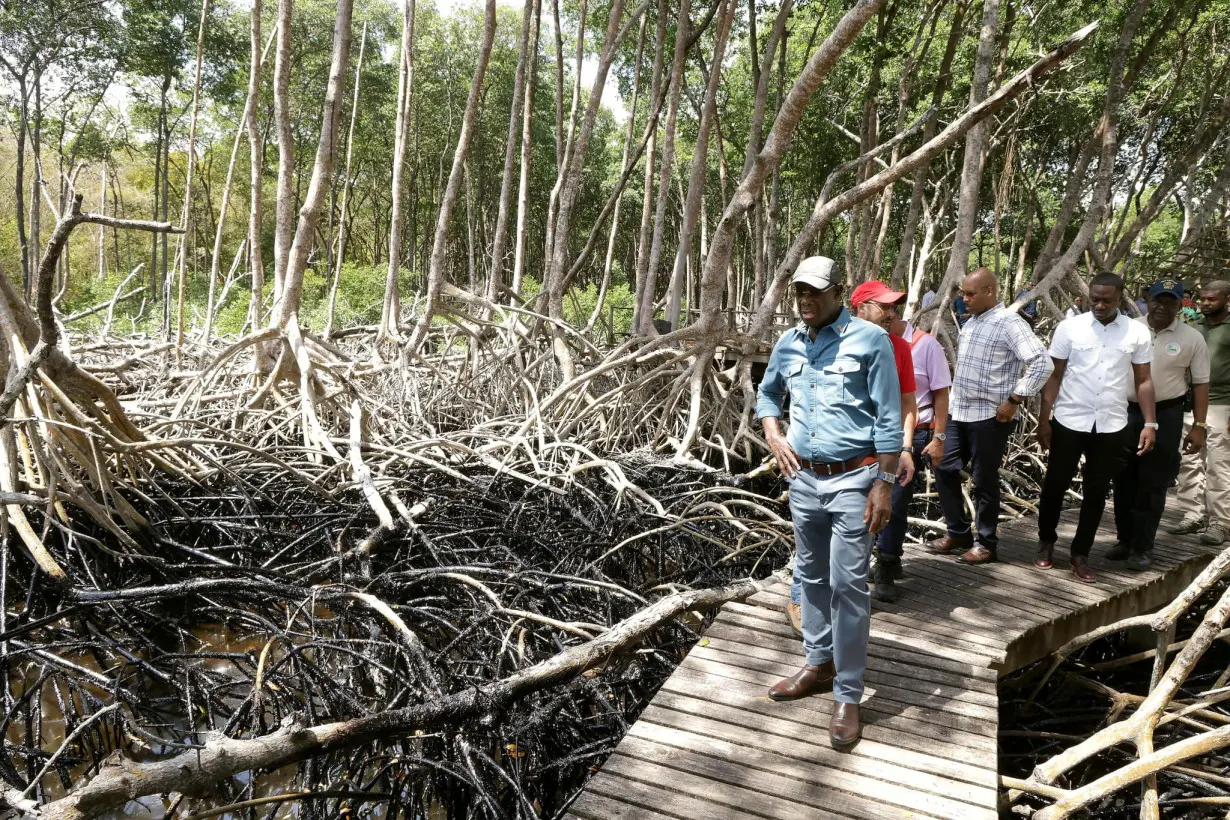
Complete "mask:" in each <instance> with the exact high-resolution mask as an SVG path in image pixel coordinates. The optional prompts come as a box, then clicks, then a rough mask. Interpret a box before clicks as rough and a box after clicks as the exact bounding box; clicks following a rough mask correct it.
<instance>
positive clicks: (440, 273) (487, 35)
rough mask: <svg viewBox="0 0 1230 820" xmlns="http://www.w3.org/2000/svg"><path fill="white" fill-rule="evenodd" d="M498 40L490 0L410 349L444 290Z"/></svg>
mask: <svg viewBox="0 0 1230 820" xmlns="http://www.w3.org/2000/svg"><path fill="white" fill-rule="evenodd" d="M494 40H495V0H487V2H486V14H485V20H484V23H483V39H482V44H481V46H480V47H479V52H478V65H476V66H475V68H474V78H473V79H472V80H471V81H470V94H469V97H468V98H467V99H466V110H465V115H464V116H463V117H462V120H461V131H460V133H458V135H457V148H456V150H454V151H453V165H452V168H451V169H450V170H449V174H448V183H447V184H446V186H445V188H444V194H443V195H442V196H441V198H440V211H439V213H438V215H437V216H436V231H435V236H434V238H433V240H432V246H431V259H430V261H429V262H428V267H427V299H426V304H425V305H424V306H423V315H422V316H420V317H419V320H418V322H417V324H415V326H414V333H413V334H412V335H411V337H410V343H409V345H408V346H407V350H408V351H409V352H410V353H411V354H413V353H416V352H417V351H418V349H419V347H420V346H421V345H422V344H423V341H424V340H425V339H426V338H427V331H428V329H429V328H430V327H431V320H432V317H433V316H434V315H435V312H436V307H437V305H438V303H439V300H440V293H441V292H442V291H443V290H444V263H445V260H444V256H445V251H446V250H447V245H448V225H449V221H450V220H451V218H452V215H453V207H454V205H456V203H457V192H458V189H459V188H460V187H461V177H462V171H463V168H464V166H465V162H466V158H467V157H468V156H469V153H470V139H471V138H472V137H473V134H474V123H475V120H477V118H478V103H479V100H480V99H481V98H482V88H483V78H484V77H485V76H486V74H487V64H488V63H489V62H490V60H491V46H492V43H493V42H494Z"/></svg>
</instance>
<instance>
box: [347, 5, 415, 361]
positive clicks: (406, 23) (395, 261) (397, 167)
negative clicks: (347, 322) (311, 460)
mask: <svg viewBox="0 0 1230 820" xmlns="http://www.w3.org/2000/svg"><path fill="white" fill-rule="evenodd" d="M414 3H415V0H403V4H404V5H403V6H402V10H403V14H402V22H401V63H400V65H401V68H400V70H399V72H398V79H397V126H396V131H395V132H394V136H393V183H392V200H393V207H392V211H391V212H390V215H389V268H388V278H387V279H385V283H384V306H383V307H382V308H381V311H380V329H379V331H378V332H377V334H376V336H377V338H378V339H396V338H397V337H398V335H399V317H400V314H401V294H400V293H399V291H398V287H397V277H398V275H399V274H400V272H401V229H402V222H403V220H404V217H403V215H402V207H401V202H402V175H403V174H404V172H405V167H406V136H407V134H408V132H409V129H410V102H411V98H412V97H413V96H414ZM355 84H356V88H357V87H358V80H357V79H356V81H355Z"/></svg>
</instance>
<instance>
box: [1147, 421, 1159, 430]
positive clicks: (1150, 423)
mask: <svg viewBox="0 0 1230 820" xmlns="http://www.w3.org/2000/svg"><path fill="white" fill-rule="evenodd" d="M1145 427H1148V428H1149V429H1151V430H1156V429H1157V422H1156V421H1146V422H1145Z"/></svg>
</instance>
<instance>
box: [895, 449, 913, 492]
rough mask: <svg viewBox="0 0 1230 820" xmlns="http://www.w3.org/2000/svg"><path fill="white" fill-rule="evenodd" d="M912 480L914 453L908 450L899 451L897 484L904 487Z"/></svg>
mask: <svg viewBox="0 0 1230 820" xmlns="http://www.w3.org/2000/svg"><path fill="white" fill-rule="evenodd" d="M913 480H914V453H912V452H911V451H909V450H902V451H901V458H900V460H898V462H897V483H898V484H900V485H901V486H903V487H904V486H905V485H906V484H909V483H910V482H911V481H913Z"/></svg>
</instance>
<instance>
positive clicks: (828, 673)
mask: <svg viewBox="0 0 1230 820" xmlns="http://www.w3.org/2000/svg"><path fill="white" fill-rule="evenodd" d="M836 675H837V671H836V670H835V669H834V668H833V662H832V661H828V662H826V663H822V664H820V665H819V666H813V665H812V664H810V663H805V664H803V668H802V669H800V670H799V671H798V672H795V673H794V674H793V675H791V676H790V677H788V678H782V679H781V680H779V681H778V682H777V683H775V684H773V685H772V686H770V687H769V697H770V698H771V699H773V700H795V699H796V698H805V697H807V696H808V695H814V694H815V693H817V692H820V691H823V690H826V689H828V687H829V686H830V685H831V684H832V683H833V678H834V677H835V676H836Z"/></svg>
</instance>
